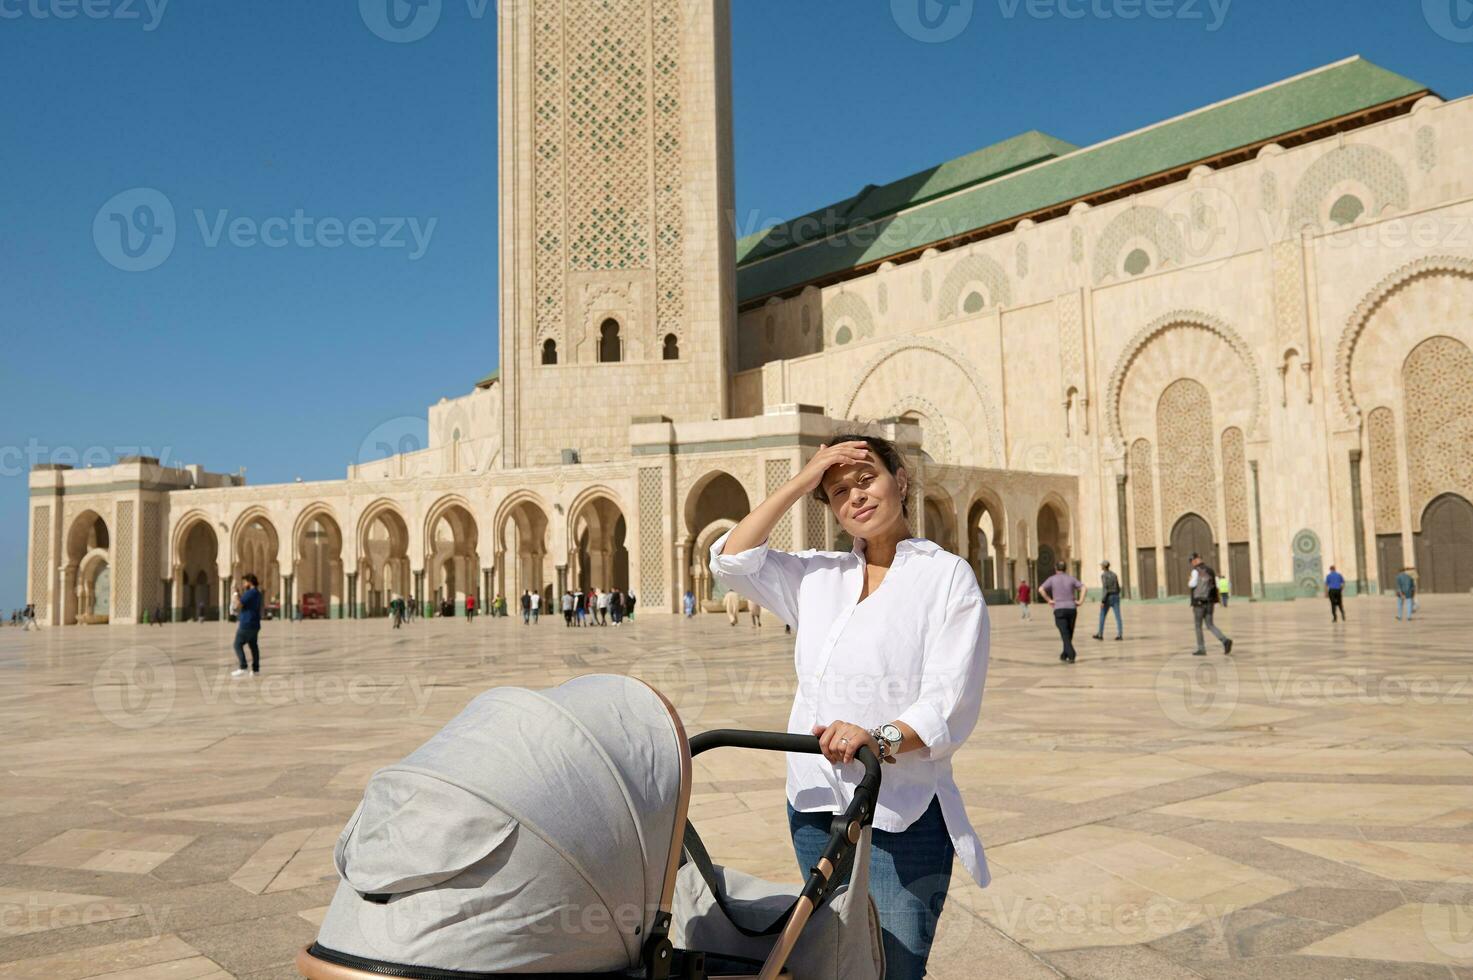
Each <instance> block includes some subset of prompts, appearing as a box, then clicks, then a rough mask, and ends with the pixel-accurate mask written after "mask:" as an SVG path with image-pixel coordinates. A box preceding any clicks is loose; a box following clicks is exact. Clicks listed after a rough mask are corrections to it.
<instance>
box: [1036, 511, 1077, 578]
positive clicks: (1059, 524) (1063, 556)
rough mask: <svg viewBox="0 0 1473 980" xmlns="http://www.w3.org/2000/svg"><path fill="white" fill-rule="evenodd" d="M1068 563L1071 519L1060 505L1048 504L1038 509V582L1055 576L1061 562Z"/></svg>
mask: <svg viewBox="0 0 1473 980" xmlns="http://www.w3.org/2000/svg"><path fill="white" fill-rule="evenodd" d="M1068 561H1069V518H1068V517H1067V516H1066V515H1065V514H1064V512H1063V510H1062V508H1061V507H1060V506H1059V505H1058V504H1056V503H1052V502H1050V503H1046V504H1044V505H1043V506H1042V507H1040V508H1039V509H1038V570H1037V573H1036V574H1037V578H1038V581H1039V582H1043V581H1044V580H1045V579H1047V578H1048V577H1049V576H1050V575H1052V574H1054V566H1055V565H1057V564H1058V563H1059V562H1065V563H1066V564H1067V563H1068ZM1035 587H1036V584H1035Z"/></svg>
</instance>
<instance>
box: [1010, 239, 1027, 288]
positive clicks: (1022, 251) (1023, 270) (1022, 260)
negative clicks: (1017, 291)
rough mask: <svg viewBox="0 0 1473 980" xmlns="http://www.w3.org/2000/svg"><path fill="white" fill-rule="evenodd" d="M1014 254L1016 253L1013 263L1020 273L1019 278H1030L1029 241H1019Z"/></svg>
mask: <svg viewBox="0 0 1473 980" xmlns="http://www.w3.org/2000/svg"><path fill="white" fill-rule="evenodd" d="M1013 255H1014V261H1013V265H1014V269H1015V271H1016V272H1017V273H1018V278H1019V279H1027V278H1028V243H1027V242H1019V243H1018V247H1017V248H1016V249H1015V250H1014V253H1013Z"/></svg>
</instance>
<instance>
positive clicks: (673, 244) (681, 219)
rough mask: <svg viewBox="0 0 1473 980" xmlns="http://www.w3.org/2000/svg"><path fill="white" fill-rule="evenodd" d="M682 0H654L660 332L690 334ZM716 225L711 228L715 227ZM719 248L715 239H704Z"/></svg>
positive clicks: (657, 312) (657, 310) (708, 245)
mask: <svg viewBox="0 0 1473 980" xmlns="http://www.w3.org/2000/svg"><path fill="white" fill-rule="evenodd" d="M680 28H681V4H680V0H654V70H653V72H652V73H651V78H652V79H653V83H654V99H655V164H654V165H655V215H656V220H657V221H658V222H659V228H658V230H657V232H656V234H655V321H656V336H657V337H664V336H665V335H666V334H672V333H673V334H675V336H676V337H678V338H682V339H683V338H684V337H685V276H684V269H683V267H684V254H683V249H684V241H683V234H684V233H683V231H682V228H684V226H685V219H686V217H687V216H686V214H685V206H684V205H685V202H684V201H683V199H682V198H683V194H682V191H681V186H682V167H681V132H680V129H681V125H680V124H681V113H680V54H681V46H680ZM713 230H714V229H705V233H708V234H709V233H711V232H712V231H713ZM700 244H701V247H702V248H707V249H709V248H715V242H714V241H713V242H703V243H700Z"/></svg>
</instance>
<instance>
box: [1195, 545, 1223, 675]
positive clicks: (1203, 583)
mask: <svg viewBox="0 0 1473 980" xmlns="http://www.w3.org/2000/svg"><path fill="white" fill-rule="evenodd" d="M1191 561H1192V575H1191V577H1190V578H1189V579H1187V592H1188V593H1189V594H1190V595H1191V597H1192V622H1193V623H1194V624H1195V625H1196V628H1197V649H1196V650H1194V651H1192V652H1193V653H1194V654H1195V655H1197V656H1199V657H1205V656H1207V641H1206V639H1205V638H1204V637H1203V635H1202V627H1203V626H1206V627H1207V630H1208V631H1209V632H1210V633H1211V634H1212V635H1213V636H1215V637H1217V638H1218V640H1220V641H1221V642H1222V652H1223V653H1225V654H1226V653H1232V652H1233V641H1232V640H1230V639H1228V638H1227V637H1226V636H1223V635H1222V630H1220V629H1218V628H1217V625H1216V624H1215V623H1213V622H1212V610H1213V607H1215V606H1216V605H1217V599H1218V590H1217V573H1216V572H1215V571H1213V570H1212V566H1211V565H1208V564H1207V563H1206V562H1204V561H1203V560H1202V556H1201V555H1199V554H1197V553H1196V552H1195V551H1194V552H1192V558H1191Z"/></svg>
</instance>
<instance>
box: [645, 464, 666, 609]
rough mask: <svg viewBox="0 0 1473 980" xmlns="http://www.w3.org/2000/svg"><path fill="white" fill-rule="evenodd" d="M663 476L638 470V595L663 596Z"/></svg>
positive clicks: (659, 471) (647, 469) (649, 468)
mask: <svg viewBox="0 0 1473 980" xmlns="http://www.w3.org/2000/svg"><path fill="white" fill-rule="evenodd" d="M665 591H666V590H665V473H664V470H662V469H661V468H660V467H658V466H642V467H640V470H639V594H640V595H644V596H650V597H654V596H663V595H665Z"/></svg>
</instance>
